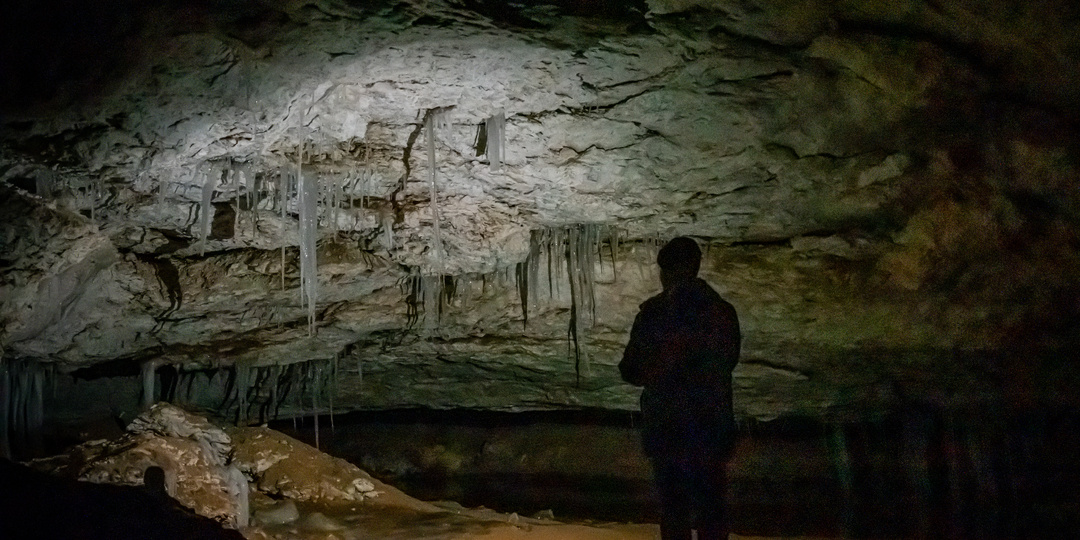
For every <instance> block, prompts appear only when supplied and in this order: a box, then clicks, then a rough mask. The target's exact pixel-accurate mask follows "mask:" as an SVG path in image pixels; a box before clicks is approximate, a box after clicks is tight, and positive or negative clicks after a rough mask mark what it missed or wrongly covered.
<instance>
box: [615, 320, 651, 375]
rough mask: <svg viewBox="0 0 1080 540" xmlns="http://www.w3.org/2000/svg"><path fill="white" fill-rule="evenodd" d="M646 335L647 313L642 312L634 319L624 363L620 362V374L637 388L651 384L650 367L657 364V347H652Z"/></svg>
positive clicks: (624, 352) (624, 353) (623, 358)
mask: <svg viewBox="0 0 1080 540" xmlns="http://www.w3.org/2000/svg"><path fill="white" fill-rule="evenodd" d="M646 333H647V332H646V321H645V311H644V310H642V311H641V312H639V313H638V314H637V318H635V319H634V326H633V327H632V328H631V329H630V341H629V343H627V344H626V350H624V351H623V357H622V361H621V362H619V373H620V374H621V375H622V378H623V380H624V381H626V382H628V383H630V384H632V385H635V386H645V384H646V383H647V382H649V380H650V379H651V377H649V372H650V371H651V370H650V369H649V366H650V364H653V363H655V359H654V357H655V355H656V353H655V345H653V346H650V344H649V343H648V342H649V341H650V339H649V338H648V337H646V336H645V334H646Z"/></svg>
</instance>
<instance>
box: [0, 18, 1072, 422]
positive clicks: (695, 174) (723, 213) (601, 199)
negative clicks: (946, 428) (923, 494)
mask: <svg viewBox="0 0 1080 540" xmlns="http://www.w3.org/2000/svg"><path fill="white" fill-rule="evenodd" d="M135 4H137V3H135ZM135 4H133V3H119V4H116V3H108V2H103V1H93V2H87V3H84V4H80V7H79V8H78V9H75V8H71V9H67V8H65V9H57V10H50V9H48V8H49V7H50V3H48V2H46V3H41V6H44V7H40V8H34V7H27V8H26V9H25V10H19V11H17V12H12V13H11V14H10V16H9V17H5V18H4V19H5V21H4V22H5V24H7V25H11V27H12V28H11V31H10V32H0V35H2V36H3V39H4V40H5V41H4V43H5V46H4V47H2V48H0V54H3V55H4V57H3V58H2V60H3V61H4V62H3V65H5V66H6V68H5V69H7V67H8V66H10V69H11V70H13V71H12V73H15V75H9V76H7V77H5V78H4V81H0V87H2V88H3V89H5V91H3V92H0V94H2V95H3V96H4V99H3V100H2V102H0V110H2V112H3V116H2V118H0V216H2V218H0V347H2V349H3V355H4V356H3V358H4V359H5V360H3V361H6V359H14V360H18V361H20V362H23V361H27V362H37V363H44V364H48V365H55V366H56V368H57V370H58V371H60V372H62V373H71V372H75V371H78V370H80V369H88V368H94V367H95V366H97V367H99V368H100V369H102V370H115V372H122V373H126V372H128V371H130V370H131V369H132V368H135V367H136V366H141V365H144V364H145V363H146V362H148V361H155V362H159V364H157V365H159V366H172V367H174V368H175V369H178V370H180V371H184V372H186V373H189V374H190V373H195V372H204V371H208V370H233V371H236V372H244V371H247V370H249V369H253V368H261V367H266V366H287V365H292V364H310V363H312V362H317V363H325V364H330V363H334V362H337V361H339V360H340V361H341V362H340V364H339V366H344V367H343V368H342V369H340V370H338V371H337V372H336V373H337V374H338V375H339V376H340V377H339V378H338V379H336V381H335V387H336V388H337V389H338V390H339V391H340V393H339V399H338V400H337V401H336V403H335V406H336V407H337V408H338V410H342V409H387V408H397V407H435V408H453V407H471V408H484V409H495V410H531V409H558V408H568V407H569V408H573V407H596V406H603V407H610V408H617V409H624V410H626V409H633V408H634V407H636V398H637V390H636V389H634V388H633V387H631V386H629V385H626V384H623V383H622V382H621V381H620V380H619V379H618V377H617V375H616V372H615V371H614V366H615V365H616V364H617V363H618V360H619V356H620V354H621V350H622V347H623V345H624V343H625V340H626V336H627V333H628V331H629V328H630V325H631V324H632V321H633V318H634V315H635V313H636V309H637V306H638V304H640V303H641V302H642V301H643V300H645V299H646V298H648V296H649V295H651V294H654V293H655V292H657V290H658V289H659V283H658V280H657V277H656V275H655V273H654V268H653V266H654V265H653V261H654V259H655V250H656V248H657V245H658V244H660V243H662V242H663V241H665V240H667V239H669V238H671V237H674V236H676V235H690V236H693V237H695V238H696V239H697V240H698V241H699V242H700V243H701V245H702V246H703V248H705V251H706V256H705V264H704V266H703V273H704V277H705V278H706V279H707V280H708V281H709V282H710V283H712V284H713V285H714V286H716V287H717V288H718V289H719V290H720V292H721V293H722V294H723V295H724V296H725V298H728V299H729V300H730V301H731V302H732V304H734V305H735V307H736V308H737V310H738V311H739V315H740V321H741V322H742V331H743V337H744V339H743V343H744V349H743V363H742V365H741V366H740V368H739V369H737V370H736V372H735V381H736V390H735V406H736V412H737V414H738V415H739V416H740V417H741V418H753V419H770V418H778V417H783V416H790V415H802V414H808V415H813V416H819V417H823V418H844V417H863V418H865V417H870V416H873V415H874V414H877V413H878V412H880V411H881V410H887V409H890V408H896V407H904V406H907V405H908V404H910V403H912V402H914V403H930V404H933V405H938V404H946V405H950V406H957V407H973V406H981V405H984V404H986V403H999V402H1003V401H1004V402H1009V403H1019V404H1025V405H1024V406H1028V405H1030V404H1045V403H1050V404H1054V405H1055V406H1061V405H1064V406H1075V405H1076V404H1077V403H1078V402H1080V400H1078V399H1077V398H1076V395H1075V392H1072V391H1070V389H1069V388H1070V387H1071V386H1073V385H1072V384H1071V382H1072V381H1075V380H1076V379H1077V377H1078V374H1077V370H1076V368H1075V367H1074V366H1072V365H1071V364H1070V363H1067V362H1061V361H1059V359H1060V358H1062V357H1064V356H1066V355H1067V354H1068V351H1071V350H1075V349H1076V347H1077V343H1076V339H1077V338H1076V336H1077V335H1080V331H1078V329H1077V328H1076V323H1075V321H1077V320H1080V307H1078V306H1080V304H1077V302H1076V301H1075V298H1077V297H1078V291H1077V285H1076V284H1077V283H1078V282H1080V280H1078V279H1077V276H1080V257H1078V255H1077V253H1078V251H1077V249H1076V246H1077V245H1078V242H1080V240H1078V239H1080V233H1078V227H1077V223H1078V219H1077V215H1078V212H1080V210H1078V208H1080V199H1078V197H1080V196H1078V195H1077V191H1076V190H1075V178H1076V176H1077V171H1078V170H1080V169H1078V167H1080V165H1078V158H1077V152H1076V148H1077V140H1078V136H1077V130H1076V127H1075V126H1076V121H1075V119H1076V118H1077V116H1078V115H1080V82H1078V81H1077V74H1078V73H1080V69H1077V66H1080V58H1078V57H1077V53H1076V51H1078V50H1080V47H1077V43H1076V41H1077V36H1080V31H1077V28H1076V21H1077V20H1078V19H1077V17H1075V16H1070V15H1075V6H1073V5H1072V4H1071V3H1069V2H1066V1H1064V0H1061V1H1058V0H1055V1H1050V2H1040V3H1037V5H1036V4H1032V5H1026V4H1025V5H1022V6H1021V5H1014V4H1015V3H1010V2H1005V1H1003V0H972V1H970V2H964V3H961V4H957V5H951V4H950V5H948V6H943V5H941V3H940V2H928V1H923V0H909V1H904V2H896V3H883V2H876V1H865V2H864V1H858V0H853V1H849V2H839V3H837V2H826V1H824V0H802V1H799V2H795V3H789V2H778V1H756V2H745V1H730V0H715V1H712V0H710V1H705V0H686V1H666V0H665V1H659V0H658V1H648V2H634V3H628V4H623V3H621V2H602V3H587V4H589V5H588V6H586V5H585V4H586V3H580V2H554V3H553V4H552V5H540V4H536V5H534V4H533V3H513V2H501V1H492V2H487V1H485V2H451V1H444V0H433V1H419V0H403V1H399V2H337V1H329V0H315V1H310V2H289V3H284V4H280V5H279V4H274V5H266V4H265V3H256V2H246V3H240V4H236V5H233V4H231V3H230V4H228V6H226V5H225V4H221V3H209V4H207V3H198V2H179V3H173V4H170V5H169V6H157V5H153V6H150V5H146V6H143V5H135ZM593 4H595V5H593ZM65 5H66V4H65ZM39 10H40V11H39ZM9 58H10V61H9ZM429 119H432V120H437V121H434V122H427V120H429ZM495 119H501V121H499V122H496V121H495ZM425 126H433V128H432V129H426V128H425ZM496 126H497V127H496ZM489 128H490V129H489ZM493 153H494V155H492V154H493ZM305 193H306V194H305ZM301 222H303V224H302V223H301ZM301 225H303V226H301ZM600 227H602V228H603V229H604V230H610V231H613V232H614V233H613V234H611V235H606V236H597V237H590V238H591V239H590V240H589V241H586V242H580V243H578V244H577V248H576V249H575V248H572V247H571V243H572V242H571V241H570V236H571V235H573V234H575V232H576V231H584V230H595V229H596V228H600ZM590 228H592V229H590ZM548 233H558V234H562V235H564V236H561V237H560V238H561V240H560V242H559V244H558V245H557V246H550V245H549V247H554V248H555V249H554V252H555V253H554V254H553V255H552V254H551V251H552V250H550V249H548V250H546V251H545V250H544V249H541V246H538V244H537V242H535V241H534V239H535V238H537V235H543V234H548ZM541 258H542V259H543V260H542V261H541V260H540V259H541ZM312 263H314V264H312ZM582 278H584V281H582ZM573 279H577V280H578V283H577V284H576V286H575V287H574V288H573V292H572V291H571V280H573ZM541 281H542V282H543V286H541V287H539V288H537V287H536V286H537V285H538V284H539V282H541ZM418 283H419V284H420V285H417V284H418ZM583 285H584V287H582V286H583ZM301 290H302V291H301ZM594 296H595V303H592V302H591V301H592V298H593V297H594ZM590 307H595V308H596V313H595V314H593V313H591V311H592V310H591V309H588V308H590ZM571 328H573V330H574V332H573V333H572V334H571V332H570V330H571ZM571 335H573V336H577V338H576V339H574V338H571V337H570V336H571ZM20 365H21V364H20ZM136 371H137V369H136ZM5 373H6V372H5ZM14 376H15V375H5V377H14ZM11 380H15V381H16V382H15V383H11V387H12V388H13V391H12V392H11V395H16V394H17V393H18V394H19V395H23V393H26V392H32V385H31V386H30V388H29V389H28V388H24V387H23V386H22V385H20V384H18V382H17V377H16V378H15V379H11ZM241 380H244V381H246V383H247V384H245V385H244V386H245V388H244V389H243V390H244V391H249V390H250V393H252V394H253V395H254V394H260V393H262V394H269V393H270V390H269V388H268V387H267V386H258V383H257V381H258V378H252V379H241ZM1055 381H1069V384H1058V383H1056V382H1055ZM20 389H21V390H20ZM131 391H132V392H133V393H134V392H137V391H138V389H137V388H132V390H131ZM241 394H243V395H246V392H242V393H241ZM294 396H295V394H294ZM215 397H216V398H218V399H217V400H216V401H217V403H218V404H221V403H225V402H227V400H229V399H230V397H229V396H215ZM73 399H74V398H73ZM151 401H153V400H151ZM208 401H209V400H208ZM242 401H243V400H241V402H242ZM230 403H233V405H230V407H233V408H234V409H233V410H231V411H229V413H230V414H235V413H237V412H238V411H236V410H235V407H236V405H235V400H233V401H232V402H230ZM81 405H84V404H76V408H77V407H79V406H81ZM243 405H245V403H243V402H242V403H241V407H243ZM305 406H306V407H308V408H311V409H314V408H318V409H321V410H326V409H328V408H329V403H328V402H320V403H319V404H318V405H315V404H310V403H306V404H305ZM223 408H228V407H223ZM297 409H298V408H297V407H294V408H292V409H291V410H288V411H286V413H288V414H299V413H300V412H299V411H298V410H297ZM248 412H249V411H246V410H245V411H242V412H240V413H239V414H238V416H239V417H240V418H244V419H249V418H253V417H254V416H255V415H254V414H252V415H248V414H247V413H248ZM4 431H5V432H6V431H8V430H6V429H5V430H4Z"/></svg>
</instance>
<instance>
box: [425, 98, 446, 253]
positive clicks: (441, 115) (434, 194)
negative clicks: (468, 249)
mask: <svg viewBox="0 0 1080 540" xmlns="http://www.w3.org/2000/svg"><path fill="white" fill-rule="evenodd" d="M448 114H449V113H448V112H447V111H446V110H445V109H434V110H431V111H428V114H427V130H428V135H427V161H428V181H429V183H430V186H431V203H430V205H431V227H432V237H433V238H432V246H431V250H432V256H433V258H434V259H435V262H434V267H435V269H436V270H437V271H438V272H442V271H444V270H445V263H444V261H443V245H442V233H441V232H440V228H439V219H440V217H439V188H438V184H437V181H436V169H435V141H436V138H437V136H436V130H437V129H440V128H441V129H446V128H447V127H449V125H450V122H449V119H448Z"/></svg>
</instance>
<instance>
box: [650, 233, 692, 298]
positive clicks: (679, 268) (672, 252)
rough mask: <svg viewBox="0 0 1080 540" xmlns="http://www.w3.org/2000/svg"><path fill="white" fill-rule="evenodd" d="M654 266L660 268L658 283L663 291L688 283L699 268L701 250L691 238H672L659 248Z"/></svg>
mask: <svg viewBox="0 0 1080 540" xmlns="http://www.w3.org/2000/svg"><path fill="white" fill-rule="evenodd" d="M656 264H657V265H658V266H660V283H661V284H662V285H663V286H664V288H665V289H667V288H669V287H671V286H672V285H675V284H676V283H682V282H685V281H690V280H692V279H694V278H695V277H697V274H698V270H699V269H700V268H701V248H699V247H698V245H697V242H695V241H694V240H693V239H691V238H687V237H685V236H680V237H678V238H674V239H672V240H671V241H670V242H668V243H667V244H665V245H664V247H662V248H660V253H659V254H658V255H657V256H656Z"/></svg>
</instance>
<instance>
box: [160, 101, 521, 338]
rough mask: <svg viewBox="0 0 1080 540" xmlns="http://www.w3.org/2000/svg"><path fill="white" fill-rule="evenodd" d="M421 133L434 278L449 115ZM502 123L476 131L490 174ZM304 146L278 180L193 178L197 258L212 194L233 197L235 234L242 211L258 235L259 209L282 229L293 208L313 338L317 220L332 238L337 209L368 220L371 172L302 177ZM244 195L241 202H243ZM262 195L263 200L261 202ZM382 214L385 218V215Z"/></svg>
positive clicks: (240, 167) (252, 174)
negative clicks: (197, 188) (441, 159)
mask: <svg viewBox="0 0 1080 540" xmlns="http://www.w3.org/2000/svg"><path fill="white" fill-rule="evenodd" d="M424 127H425V128H426V129H427V166H428V184H429V188H430V193H431V198H430V203H429V204H430V212H431V218H432V219H431V222H432V245H431V250H430V253H431V255H432V257H431V258H432V261H431V264H430V266H431V268H433V269H434V271H435V273H443V272H444V271H445V268H446V264H445V249H444V247H443V243H442V233H441V228H440V221H441V217H440V215H439V204H438V201H439V188H438V178H437V162H436V154H435V151H436V143H437V141H438V132H439V131H446V130H447V129H448V128H449V127H450V118H449V109H448V108H437V109H431V110H429V111H427V113H426V114H425V115H424ZM505 130H506V117H505V114H504V113H503V112H502V111H501V110H500V111H498V112H497V113H496V114H494V115H492V116H491V117H490V118H488V119H487V120H485V121H484V122H483V123H482V124H481V125H480V126H479V129H478V131H477V140H476V142H475V143H474V145H475V147H476V150H477V154H478V155H480V154H487V156H488V159H489V162H490V164H491V168H492V170H493V171H499V170H501V169H502V164H503V162H504V160H505V146H506V143H505V137H506V134H505ZM304 152H305V142H301V144H300V148H299V150H298V152H297V159H296V168H295V171H288V170H286V171H280V172H278V173H277V174H276V175H265V174H256V171H255V168H254V166H253V165H252V164H250V163H232V162H227V163H221V162H211V161H205V162H202V163H201V164H199V166H198V167H197V168H196V177H197V179H199V180H201V182H202V193H201V199H200V206H199V230H200V254H201V255H205V254H206V249H207V246H208V244H209V241H210V233H211V224H212V221H213V201H214V194H215V192H217V191H218V190H219V188H222V187H223V188H224V189H225V190H226V191H231V192H233V193H235V198H234V203H233V204H234V206H235V208H234V210H235V211H234V219H235V222H234V230H237V229H238V226H239V216H240V209H241V208H240V206H241V202H242V200H243V202H244V203H246V204H245V206H246V207H247V208H249V209H251V214H252V216H251V223H252V235H253V236H254V235H255V234H256V233H257V230H258V209H259V208H264V207H269V208H270V209H277V210H278V211H280V214H281V215H280V217H281V221H282V223H284V222H285V221H286V220H287V219H288V218H289V214H290V208H295V213H296V215H297V218H298V233H299V246H300V303H301V306H303V307H304V308H305V309H306V311H307V316H308V333H309V335H314V333H315V331H316V327H315V306H316V304H317V303H318V298H319V294H318V279H317V273H318V257H317V255H316V245H317V243H318V241H319V216H320V209H322V210H323V212H322V214H323V218H324V222H326V223H327V224H329V226H330V228H331V230H332V233H333V234H335V235H336V234H337V232H338V223H339V214H340V208H341V207H342V205H346V208H355V207H356V201H357V199H358V200H359V203H360V204H359V209H360V213H359V216H358V217H357V221H358V222H363V221H365V219H366V216H365V215H364V212H365V208H366V204H365V201H364V198H365V196H367V194H368V193H369V192H370V191H371V186H370V183H371V181H372V179H373V174H374V173H373V172H372V171H371V170H370V169H369V168H364V169H361V170H359V171H355V172H353V171H350V172H347V173H346V174H345V175H344V176H341V175H333V176H331V178H330V179H329V180H330V181H329V182H320V179H319V176H318V175H317V174H305V171H304V166H303V163H304ZM167 191H168V190H167V188H166V187H162V188H161V189H160V190H159V196H160V197H161V199H162V200H161V202H164V197H165V194H166V192H167ZM241 193H243V194H244V195H243V197H242V196H241ZM264 194H265V196H264ZM384 214H385V213H384ZM378 226H379V227H381V228H382V231H383V243H384V244H385V245H386V247H387V248H388V249H393V248H394V237H393V221H392V217H390V216H389V215H384V216H382V217H381V218H380V219H379V220H378ZM281 257H282V264H281V285H282V288H283V289H284V288H285V243H284V241H283V242H282V246H281Z"/></svg>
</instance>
